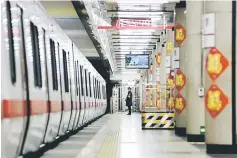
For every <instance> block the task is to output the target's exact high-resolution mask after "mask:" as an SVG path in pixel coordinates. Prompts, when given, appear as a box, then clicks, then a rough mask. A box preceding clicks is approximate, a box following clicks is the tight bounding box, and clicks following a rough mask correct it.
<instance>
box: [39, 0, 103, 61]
mask: <svg viewBox="0 0 237 158" xmlns="http://www.w3.org/2000/svg"><path fill="white" fill-rule="evenodd" d="M41 3H42V5H43V6H44V8H45V9H46V10H47V12H48V14H49V15H50V16H51V17H52V18H54V20H55V21H56V22H57V23H58V24H59V26H60V27H61V28H62V29H63V30H64V32H65V33H66V34H67V35H68V36H69V37H70V38H71V39H72V41H73V42H74V43H75V45H76V46H77V47H78V48H79V49H80V51H81V52H82V53H83V54H84V55H85V56H86V57H99V54H98V52H97V50H96V48H95V46H94V44H93V43H92V41H91V39H90V38H89V36H88V34H87V32H86V30H85V28H84V26H83V24H82V22H81V20H80V18H79V17H78V14H77V12H76V10H75V8H74V6H73V4H72V2H71V1H42V2H41Z"/></svg>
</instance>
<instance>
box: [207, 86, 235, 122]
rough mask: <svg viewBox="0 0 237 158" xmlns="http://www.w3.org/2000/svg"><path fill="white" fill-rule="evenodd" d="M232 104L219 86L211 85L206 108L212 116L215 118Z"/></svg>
mask: <svg viewBox="0 0 237 158" xmlns="http://www.w3.org/2000/svg"><path fill="white" fill-rule="evenodd" d="M229 103H230V101H229V99H228V97H227V96H226V95H225V94H224V93H223V92H222V90H221V89H220V88H219V87H218V86H217V85H211V86H210V88H209V89H208V91H207V93H206V96H205V106H206V109H207V111H208V112H209V113H210V115H211V116H212V117H213V118H215V117H216V116H217V115H218V114H220V113H221V111H222V110H223V109H224V108H225V107H226V106H227V105H228V104H229Z"/></svg>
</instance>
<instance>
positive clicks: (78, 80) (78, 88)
mask: <svg viewBox="0 0 237 158" xmlns="http://www.w3.org/2000/svg"><path fill="white" fill-rule="evenodd" d="M76 71H77V95H79V94H80V75H79V62H78V60H77V70H76Z"/></svg>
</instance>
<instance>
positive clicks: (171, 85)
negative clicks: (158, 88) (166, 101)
mask: <svg viewBox="0 0 237 158" xmlns="http://www.w3.org/2000/svg"><path fill="white" fill-rule="evenodd" d="M167 88H174V81H173V80H172V79H168V80H167Z"/></svg>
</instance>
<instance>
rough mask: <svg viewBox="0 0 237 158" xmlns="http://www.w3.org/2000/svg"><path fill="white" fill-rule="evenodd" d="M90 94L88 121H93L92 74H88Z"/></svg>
mask: <svg viewBox="0 0 237 158" xmlns="http://www.w3.org/2000/svg"><path fill="white" fill-rule="evenodd" d="M88 89H89V90H88V93H89V97H88V99H89V100H88V103H89V104H88V105H89V107H88V120H89V121H91V120H92V119H93V112H94V111H92V93H91V72H88Z"/></svg>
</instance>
